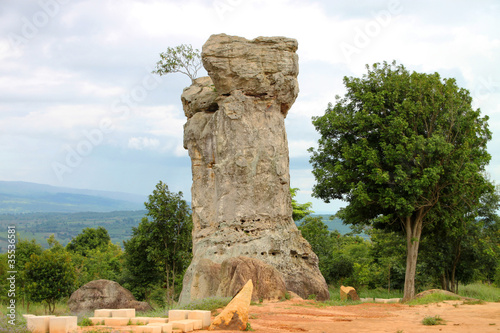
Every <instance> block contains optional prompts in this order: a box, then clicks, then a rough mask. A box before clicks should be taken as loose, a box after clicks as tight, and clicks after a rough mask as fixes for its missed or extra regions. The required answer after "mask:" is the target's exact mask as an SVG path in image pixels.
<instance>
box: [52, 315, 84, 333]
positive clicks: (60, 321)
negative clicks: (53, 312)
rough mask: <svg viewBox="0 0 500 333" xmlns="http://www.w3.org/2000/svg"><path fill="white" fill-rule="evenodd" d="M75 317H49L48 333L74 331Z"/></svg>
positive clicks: (76, 326)
mask: <svg viewBox="0 0 500 333" xmlns="http://www.w3.org/2000/svg"><path fill="white" fill-rule="evenodd" d="M77 321H78V317H77V316H61V317H51V318H50V319H49V333H68V332H73V331H76V330H77V328H78V325H77Z"/></svg>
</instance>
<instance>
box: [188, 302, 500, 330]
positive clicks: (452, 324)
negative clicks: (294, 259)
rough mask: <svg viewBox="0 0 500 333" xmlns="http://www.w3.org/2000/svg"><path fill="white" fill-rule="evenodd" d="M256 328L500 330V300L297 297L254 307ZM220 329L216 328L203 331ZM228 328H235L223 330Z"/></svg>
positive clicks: (253, 316)
mask: <svg viewBox="0 0 500 333" xmlns="http://www.w3.org/2000/svg"><path fill="white" fill-rule="evenodd" d="M436 315H439V316H440V317H441V318H442V319H444V320H445V321H446V325H436V326H425V325H423V324H422V319H424V318H425V317H427V316H436ZM249 321H250V324H251V327H252V328H253V329H254V330H255V332H266V333H267V332H269V333H278V332H279V333H282V332H283V333H284V332H317V333H323V332H324V333H330V332H342V333H347V332H357V333H358V332H370V333H373V332H391V333H401V332H404V333H419V332H457V333H465V332H471V333H488V332H497V333H499V332H500V303H484V304H477V305H464V304H463V302H462V301H445V302H442V303H434V304H428V305H416V306H410V305H403V304H381V303H363V304H359V305H350V306H330V307H319V304H318V303H315V302H314V301H307V300H297V299H292V300H288V301H285V302H277V303H264V304H263V305H253V306H251V307H250V320H249ZM198 332H215V331H198ZM220 332H226V333H228V332H229V331H220Z"/></svg>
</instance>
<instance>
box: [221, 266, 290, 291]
mask: <svg viewBox="0 0 500 333" xmlns="http://www.w3.org/2000/svg"><path fill="white" fill-rule="evenodd" d="M248 280H252V281H254V282H253V285H254V288H253V292H252V301H259V300H261V299H262V300H276V299H280V298H284V297H285V293H286V286H285V280H284V279H283V276H281V274H280V272H278V270H277V269H276V268H274V267H273V266H271V265H269V264H266V263H265V262H263V261H261V260H258V259H255V258H249V257H243V256H241V257H236V258H229V259H226V260H225V261H224V262H223V263H222V267H221V282H220V285H219V288H218V290H217V296H221V297H234V295H236V294H237V293H238V292H239V291H240V290H241V289H242V288H243V286H244V285H245V283H247V281H248Z"/></svg>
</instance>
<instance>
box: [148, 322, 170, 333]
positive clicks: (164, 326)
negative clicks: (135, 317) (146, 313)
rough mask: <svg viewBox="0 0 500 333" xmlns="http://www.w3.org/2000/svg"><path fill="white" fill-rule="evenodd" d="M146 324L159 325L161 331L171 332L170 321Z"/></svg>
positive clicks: (164, 332)
mask: <svg viewBox="0 0 500 333" xmlns="http://www.w3.org/2000/svg"><path fill="white" fill-rule="evenodd" d="M148 326H158V327H161V332H162V333H172V324H170V323H149V324H148Z"/></svg>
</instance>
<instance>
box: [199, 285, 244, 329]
mask: <svg viewBox="0 0 500 333" xmlns="http://www.w3.org/2000/svg"><path fill="white" fill-rule="evenodd" d="M252 292H253V284H252V280H249V281H247V283H246V284H245V285H244V286H243V288H242V289H241V291H240V292H239V293H238V294H237V295H236V296H234V298H233V299H232V300H231V302H229V304H228V305H226V307H225V308H224V310H222V312H221V313H220V314H219V315H218V316H217V317H215V318H214V320H213V321H212V324H211V325H210V327H209V328H208V329H209V330H211V331H213V330H238V331H245V330H246V328H247V323H248V311H249V309H250V303H251V301H252Z"/></svg>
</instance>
